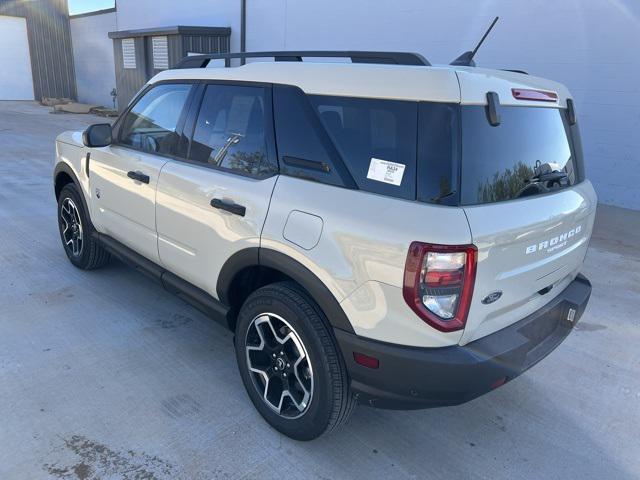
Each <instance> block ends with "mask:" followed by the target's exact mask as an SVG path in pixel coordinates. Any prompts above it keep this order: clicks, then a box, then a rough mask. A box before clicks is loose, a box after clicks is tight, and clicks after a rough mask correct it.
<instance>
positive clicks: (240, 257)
mask: <svg viewBox="0 0 640 480" xmlns="http://www.w3.org/2000/svg"><path fill="white" fill-rule="evenodd" d="M255 266H263V267H268V268H271V269H273V270H276V271H278V272H280V273H282V274H284V275H286V276H287V277H289V278H291V279H292V280H294V281H295V282H297V283H298V284H299V285H300V286H301V287H302V288H304V289H305V290H306V291H307V292H308V293H309V295H311V297H312V298H313V299H314V300H315V301H316V303H318V305H319V306H320V308H321V309H322V311H323V312H324V313H325V315H326V316H327V318H328V319H329V323H331V325H332V326H333V327H335V328H338V329H341V330H343V331H346V332H351V333H354V330H353V327H352V326H351V322H349V319H348V318H347V315H346V314H345V313H344V310H342V307H341V306H340V303H339V302H338V300H336V298H335V297H334V296H333V294H332V293H331V292H330V291H329V289H328V288H327V287H326V286H325V284H324V283H323V282H322V280H320V279H319V278H318V277H317V276H316V275H315V274H314V273H313V272H311V270H309V269H308V268H307V267H305V266H304V265H302V264H301V263H299V262H297V261H296V260H294V259H292V258H291V257H289V256H287V255H285V254H284V253H281V252H278V251H276V250H271V249H268V248H264V247H263V248H257V247H254V248H248V249H245V250H241V251H239V252H237V253H235V254H234V255H232V256H231V257H229V259H228V260H227V261H226V262H225V264H224V265H223V267H222V269H221V270H220V275H219V276H218V284H217V286H216V291H217V293H218V298H219V299H220V301H221V302H223V303H225V304H226V305H229V304H230V303H231V302H230V300H229V299H230V291H229V290H230V287H231V284H232V282H233V280H234V277H235V276H236V275H237V274H238V273H240V272H241V271H242V270H244V269H245V268H249V267H255Z"/></svg>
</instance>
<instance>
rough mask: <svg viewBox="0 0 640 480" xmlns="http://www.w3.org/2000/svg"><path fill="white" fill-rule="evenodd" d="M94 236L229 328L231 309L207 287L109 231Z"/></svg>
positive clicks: (124, 261)
mask: <svg viewBox="0 0 640 480" xmlns="http://www.w3.org/2000/svg"><path fill="white" fill-rule="evenodd" d="M92 236H93V237H94V238H95V239H96V240H98V242H100V244H101V245H102V246H103V247H104V248H106V249H107V250H108V251H109V252H110V253H111V254H112V255H113V256H114V257H116V258H118V259H119V260H121V261H122V262H123V263H126V264H127V265H129V266H131V267H133V268H134V269H135V270H137V271H139V272H140V273H142V274H144V275H146V276H147V277H149V278H151V279H152V280H154V281H155V282H157V283H159V284H160V285H162V286H163V287H164V288H165V290H167V291H168V292H171V293H173V294H174V295H177V296H178V297H180V298H181V299H182V300H184V301H185V302H187V303H189V304H191V305H192V306H194V307H195V308H197V309H198V310H200V311H201V312H203V313H204V314H205V315H207V316H209V317H211V318H213V319H214V320H216V321H217V322H219V323H221V324H222V325H224V326H225V327H226V328H229V320H228V314H229V310H230V309H229V307H227V306H226V305H224V304H223V303H221V302H220V301H219V300H217V299H215V298H213V297H212V296H211V295H209V294H208V293H207V292H205V291H204V290H202V289H200V288H198V287H196V286H195V285H193V284H191V283H189V282H187V281H186V280H183V279H182V278H180V277H178V276H177V275H174V274H173V273H171V272H169V271H167V270H165V269H164V268H162V267H161V266H160V265H158V264H156V263H155V262H152V261H151V260H149V259H147V258H145V257H143V256H142V255H140V254H139V253H136V252H134V251H133V250H131V249H130V248H129V247H127V246H125V245H123V244H122V243H120V242H118V241H117V240H115V239H113V238H111V237H109V236H108V235H104V234H102V233H98V232H93V234H92Z"/></svg>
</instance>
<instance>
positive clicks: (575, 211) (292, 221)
mask: <svg viewBox="0 0 640 480" xmlns="http://www.w3.org/2000/svg"><path fill="white" fill-rule="evenodd" d="M232 57H245V58H248V57H272V58H275V60H277V61H275V62H264V61H263V62H251V63H248V64H246V65H244V66H239V67H231V68H226V67H219V68H212V67H209V68H206V67H208V63H209V62H210V61H211V60H212V59H221V58H222V59H225V60H229V59H230V58H232ZM303 57H316V58H315V60H316V61H315V62H309V61H302V59H303ZM317 57H345V58H346V59H347V60H350V62H336V61H324V62H322V61H317V60H318V58H317ZM56 153H57V159H56V165H55V175H54V178H55V193H56V198H57V201H58V204H59V208H58V217H59V225H60V236H61V239H62V243H63V246H64V249H65V251H66V253H67V255H68V257H69V260H70V261H71V262H72V263H73V264H74V265H76V266H77V267H79V268H82V269H92V268H96V267H99V266H102V265H104V264H105V262H107V261H108V260H109V258H110V257H111V256H115V257H118V258H120V259H121V260H124V261H125V262H127V263H130V264H132V265H134V266H135V267H136V268H137V269H139V270H140V271H141V272H143V273H145V274H147V275H148V276H149V277H151V278H152V279H154V280H156V281H158V282H159V283H161V284H162V285H163V286H164V287H165V288H166V289H167V290H169V291H170V292H173V293H176V294H178V295H179V296H180V297H182V298H184V299H185V300H188V301H189V302H191V303H193V304H194V305H196V306H197V307H198V308H200V309H201V310H204V311H205V312H207V313H208V314H210V315H211V316H212V317H214V318H216V319H218V320H220V321H221V322H222V324H223V325H224V326H225V327H227V328H229V329H231V330H232V331H233V332H235V347H236V354H237V361H238V365H239V370H240V375H241V377H242V380H243V381H244V384H245V386H246V388H247V392H248V394H249V397H250V398H251V400H252V401H253V403H254V405H255V407H256V408H257V409H258V410H259V411H260V413H261V414H262V415H263V416H264V418H265V419H266V420H267V421H268V422H269V423H270V424H271V425H272V426H273V427H275V428H276V429H278V430H279V431H281V432H283V433H284V434H286V435H288V436H291V437H293V438H296V439H303V440H305V439H312V438H315V437H317V436H319V435H321V434H322V433H323V432H326V431H328V430H331V429H333V428H334V427H336V426H337V425H339V424H341V423H342V422H344V421H345V420H346V419H347V418H348V417H349V414H350V412H351V411H352V409H353V406H354V405H355V404H356V403H357V402H359V403H362V404H366V405H372V406H376V407H382V408H402V409H412V408H425V407H433V406H443V405H454V404H459V403H462V402H466V401H468V400H471V399H473V398H475V397H477V396H479V395H482V394H484V393H486V392H488V391H490V390H492V389H494V388H496V387H499V386H500V385H503V384H504V383H505V382H507V381H509V380H511V379H513V378H514V377H516V376H517V375H519V374H520V373H522V372H523V371H525V370H526V369H528V368H529V367H531V366H532V365H533V364H535V363H536V362H538V361H539V360H541V359H542V358H543V357H544V356H546V355H547V354H548V353H550V352H551V351H552V350H553V349H554V348H555V347H556V346H558V345H559V344H560V343H561V342H562V340H563V339H564V338H565V337H566V336H567V334H568V333H569V332H570V331H571V329H572V328H573V326H574V325H575V324H576V322H577V321H578V319H579V318H580V316H581V314H582V312H583V310H584V308H585V306H586V304H587V301H588V299H589V295H590V292H591V286H590V284H589V282H588V280H587V279H586V278H584V277H583V276H582V275H580V273H579V272H580V269H581V267H582V263H583V259H584V256H585V253H586V251H587V244H588V242H589V238H590V235H591V231H592V227H593V221H594V215H595V208H596V201H597V199H596V195H595V193H594V190H593V188H592V186H591V183H590V182H589V181H588V180H586V179H585V172H584V165H583V161H582V152H581V146H580V138H579V134H578V126H577V122H576V115H575V109H574V106H573V101H572V99H571V96H570V94H569V92H568V91H567V89H566V88H565V87H564V86H562V85H560V84H558V83H555V82H551V81H549V80H544V79H541V78H536V77H532V76H529V75H526V74H524V73H518V72H511V71H499V70H485V69H480V68H475V67H471V66H460V65H454V66H442V67H439V66H431V65H430V64H429V63H428V62H427V61H426V60H425V59H424V58H423V57H421V56H419V55H416V54H409V53H389V52H268V53H260V54H238V55H201V56H194V57H188V58H186V59H185V60H183V62H182V64H181V65H180V66H179V68H175V69H171V70H167V71H164V72H162V73H160V74H158V75H157V76H155V77H154V78H153V79H152V80H150V82H149V83H148V84H147V85H146V86H145V87H144V89H143V90H142V91H141V92H140V93H139V94H138V95H137V97H136V98H135V99H134V100H133V101H132V102H131V103H130V105H129V106H128V107H127V108H126V109H125V111H124V112H123V113H122V115H121V116H120V118H119V119H118V120H117V121H116V122H115V124H114V126H113V127H111V126H110V125H93V126H91V127H89V128H88V129H87V130H86V131H85V132H83V133H82V132H67V133H64V134H62V135H60V136H59V137H58V139H57V142H56Z"/></svg>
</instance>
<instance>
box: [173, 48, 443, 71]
mask: <svg viewBox="0 0 640 480" xmlns="http://www.w3.org/2000/svg"><path fill="white" fill-rule="evenodd" d="M269 57H272V58H273V59H274V60H275V61H276V62H301V61H302V58H303V57H324V58H350V59H351V62H352V63H379V64H387V65H389V64H390V65H421V66H427V67H428V66H430V65H431V64H430V63H429V61H428V60H427V59H426V58H424V57H423V56H422V55H420V54H418V53H408V52H361V51H328V50H318V51H313V50H307V51H299V52H295V51H292V52H287V51H282V52H242V53H211V54H209V53H207V54H203V55H192V56H189V57H184V58H183V59H182V60H181V61H180V62H178V64H177V65H176V66H175V67H173V68H204V67H206V66H207V65H208V64H209V62H210V61H211V60H224V61H225V66H226V67H228V66H230V64H231V62H230V61H231V59H234V58H241V59H244V58H269Z"/></svg>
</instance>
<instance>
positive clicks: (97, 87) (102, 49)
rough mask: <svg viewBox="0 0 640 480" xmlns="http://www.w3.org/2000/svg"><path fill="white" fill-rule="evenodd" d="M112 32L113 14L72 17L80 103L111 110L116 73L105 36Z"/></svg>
mask: <svg viewBox="0 0 640 480" xmlns="http://www.w3.org/2000/svg"><path fill="white" fill-rule="evenodd" d="M115 30H117V28H116V14H115V12H110V13H103V14H100V15H89V16H80V17H71V39H72V43H73V61H74V64H75V69H76V84H77V88H78V101H79V102H82V103H89V104H92V105H103V106H106V107H113V97H111V90H112V89H114V88H115V87H116V72H115V64H114V60H113V40H111V39H110V38H109V37H108V33H109V32H113V31H115Z"/></svg>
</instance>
